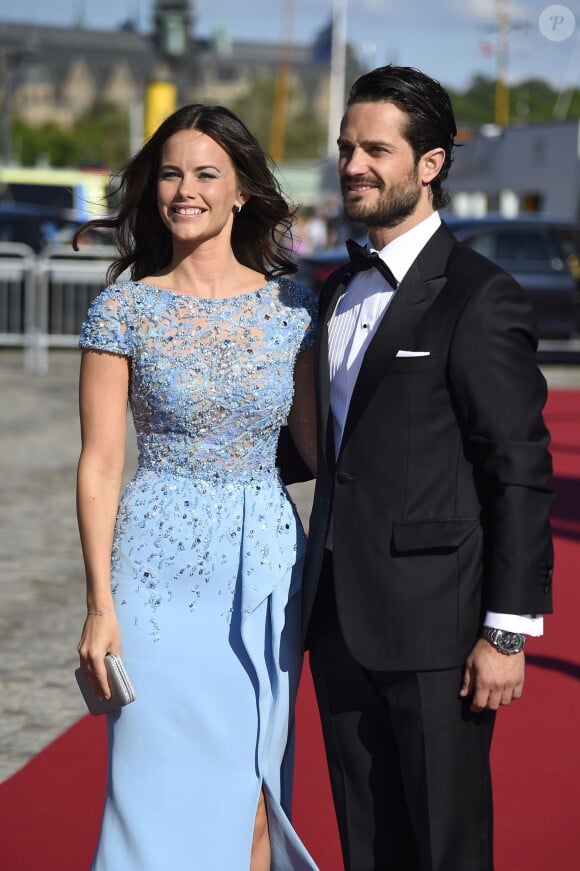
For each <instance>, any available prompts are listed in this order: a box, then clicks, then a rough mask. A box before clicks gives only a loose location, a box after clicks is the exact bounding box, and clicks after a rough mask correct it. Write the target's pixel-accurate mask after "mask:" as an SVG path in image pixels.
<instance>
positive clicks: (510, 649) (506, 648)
mask: <svg viewBox="0 0 580 871" xmlns="http://www.w3.org/2000/svg"><path fill="white" fill-rule="evenodd" d="M481 637H482V638H485V640H486V641H489V643H490V644H492V645H493V646H494V647H495V649H496V650H499V652H500V653H505V654H506V655H507V656H511V655H512V654H513V653H520V652H521V651H522V650H523V649H524V644H525V643H526V636H525V635H521V634H520V633H519V632H506V631H505V629H492V627H491V626H484V627H483V629H482V630H481Z"/></svg>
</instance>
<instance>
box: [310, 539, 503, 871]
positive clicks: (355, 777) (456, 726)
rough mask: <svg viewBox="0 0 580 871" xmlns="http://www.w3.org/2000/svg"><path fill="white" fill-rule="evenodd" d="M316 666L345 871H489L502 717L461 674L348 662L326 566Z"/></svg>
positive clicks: (317, 615)
mask: <svg viewBox="0 0 580 871" xmlns="http://www.w3.org/2000/svg"><path fill="white" fill-rule="evenodd" d="M309 648H310V666H311V670H312V676H313V680H314V685H315V688H316V695H317V700H318V706H319V710H320V716H321V721H322V729H323V734H324V741H325V746H326V754H327V759H328V767H329V772H330V781H331V786H332V793H333V799H334V804H335V810H336V814H337V819H338V825H339V831H340V838H341V847H342V853H343V858H344V865H345V869H346V871H492V869H493V838H492V829H493V818H492V799H491V778H490V767H489V751H490V745H491V738H492V732H493V725H494V720H495V715H494V713H493V712H491V711H484V712H482V713H481V714H473V713H472V712H470V711H469V703H468V702H465V701H464V700H462V699H460V698H459V689H460V686H461V680H462V669H449V670H445V671H424V672H374V671H369V670H368V669H366V668H363V667H362V666H361V665H360V664H359V663H358V662H356V661H355V660H354V659H353V657H352V656H351V655H350V653H349V651H348V649H347V647H346V644H345V642H344V639H343V636H342V632H341V629H340V625H339V622H338V619H337V615H336V607H335V605H334V591H333V586H332V558H331V556H330V555H328V556H327V558H326V559H325V565H324V569H323V577H322V578H321V588H320V592H319V596H318V599H317V602H316V605H315V612H314V615H313V622H312V624H311V629H310V632H309Z"/></svg>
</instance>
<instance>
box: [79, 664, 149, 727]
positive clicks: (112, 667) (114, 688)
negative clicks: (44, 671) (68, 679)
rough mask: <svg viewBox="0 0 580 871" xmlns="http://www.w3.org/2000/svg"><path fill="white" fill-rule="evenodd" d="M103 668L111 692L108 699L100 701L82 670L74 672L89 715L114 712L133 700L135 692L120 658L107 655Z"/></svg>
mask: <svg viewBox="0 0 580 871" xmlns="http://www.w3.org/2000/svg"><path fill="white" fill-rule="evenodd" d="M105 668H106V669H107V677H108V678H109V688H110V690H111V698H110V699H100V698H99V697H98V696H97V695H96V693H95V691H94V690H93V688H92V686H91V685H90V684H89V682H88V681H87V679H86V677H85V673H84V671H83V670H82V668H77V670H76V671H75V677H76V679H77V683H78V685H79V689H80V691H81V693H82V694H83V698H84V700H85V702H86V704H87V708H88V709H89V711H90V712H91V714H95V715H96V714H106V713H107V712H108V711H116V710H117V709H118V708H122V707H124V705H128V704H129V703H130V702H132V701H134V700H135V690H134V689H133V684H132V683H131V680H130V678H129V675H128V674H127V670H126V668H125V666H124V665H123V660H122V659H121V657H120V656H117V654H116V653H107V655H106V656H105Z"/></svg>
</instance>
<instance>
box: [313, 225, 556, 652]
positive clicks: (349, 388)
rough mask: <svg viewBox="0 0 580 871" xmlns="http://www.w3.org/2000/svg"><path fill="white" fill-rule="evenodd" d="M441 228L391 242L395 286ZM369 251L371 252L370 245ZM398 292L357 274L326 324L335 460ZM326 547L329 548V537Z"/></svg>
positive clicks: (424, 228) (530, 621)
mask: <svg viewBox="0 0 580 871" xmlns="http://www.w3.org/2000/svg"><path fill="white" fill-rule="evenodd" d="M440 224H441V218H440V216H439V213H438V212H433V214H431V215H429V217H428V218H426V219H425V220H424V221H422V222H421V223H420V224H417V226H415V227H412V228H411V229H410V230H408V231H407V232H406V233H403V234H402V235H401V236H398V237H397V238H396V239H393V241H392V242H389V243H388V245H386V246H385V247H384V248H383V249H382V250H381V251H379V252H378V254H379V257H380V258H381V259H382V260H383V261H384V262H385V263H386V264H387V266H388V267H389V269H390V270H391V272H392V273H393V275H394V276H395V278H396V280H397V287H398V286H399V284H400V283H401V281H402V280H403V278H404V277H405V275H406V274H407V271H408V270H409V267H410V266H411V264H412V263H413V262H414V261H415V259H416V258H417V255H418V254H419V252H420V251H421V250H422V249H423V248H424V246H425V245H426V244H427V242H428V241H429V239H430V238H431V236H432V235H433V234H434V233H435V232H436V231H437V229H438V228H439V226H440ZM369 248H370V250H371V251H374V250H376V249H374V248H372V247H371V246H370V244H369ZM396 292H397V291H396V290H393V289H392V288H391V286H390V284H388V282H387V281H386V279H385V278H384V277H383V276H382V275H381V274H380V272H378V271H377V270H376V269H367V270H366V271H364V272H357V273H356V274H355V275H354V276H353V278H352V279H351V281H350V282H349V284H348V287H347V288H346V290H345V292H344V293H343V295H342V296H341V297H340V299H339V301H338V303H337V306H336V308H335V310H334V312H333V314H332V317H331V319H330V322H329V325H328V359H329V370H330V407H331V410H332V418H333V428H334V444H335V450H336V453H337V455H338V452H339V450H340V445H341V442H342V435H343V432H344V426H345V423H346V417H347V414H348V408H349V405H350V400H351V397H352V393H353V390H354V386H355V384H356V380H357V378H358V374H359V372H360V368H361V365H362V361H363V358H364V355H365V353H366V350H367V348H368V346H369V344H370V342H371V340H372V338H373V336H374V334H375V331H376V329H377V326H378V325H379V323H380V322H381V320H382V319H383V317H384V314H385V312H386V311H387V309H388V307H389V305H390V303H391V300H392V299H393V297H394V295H395V293H396ZM327 544H328V546H329V547H330V548H332V540H331V537H330V536H329V540H328V543H327ZM484 623H485V625H486V626H492V627H493V628H495V629H505V630H506V631H508V632H525V633H526V634H528V635H542V632H543V618H542V617H531V616H522V615H518V614H515V615H514V614H496V613H495V612H491V611H488V613H487V614H486V617H485V621H484Z"/></svg>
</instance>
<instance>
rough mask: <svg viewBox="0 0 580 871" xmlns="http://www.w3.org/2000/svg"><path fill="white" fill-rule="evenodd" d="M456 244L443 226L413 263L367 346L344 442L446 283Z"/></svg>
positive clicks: (349, 412)
mask: <svg viewBox="0 0 580 871" xmlns="http://www.w3.org/2000/svg"><path fill="white" fill-rule="evenodd" d="M454 243H455V239H454V237H453V236H452V235H451V233H450V232H449V231H448V230H447V228H446V227H445V226H444V225H443V226H441V227H440V228H439V230H438V231H437V232H436V233H435V234H434V235H433V237H432V238H431V239H430V240H429V242H428V243H427V245H426V246H425V248H424V249H423V251H421V253H420V254H419V256H418V257H417V259H416V260H415V262H414V263H413V264H412V265H411V267H410V269H409V271H408V272H407V274H406V275H405V277H404V279H403V281H402V282H401V284H400V285H399V288H398V290H397V292H396V293H395V296H394V298H393V300H392V302H391V304H390V305H389V308H388V309H387V311H386V313H385V315H384V317H383V319H382V321H381V323H380V324H379V326H378V327H377V330H376V333H375V335H374V336H373V339H372V341H371V343H370V345H369V347H368V348H367V351H366V353H365V357H364V360H363V362H362V366H361V369H360V372H359V375H358V378H357V382H356V385H355V388H354V391H353V394H352V398H351V402H350V406H349V410H348V415H347V419H346V424H345V429H344V435H343V440H342V444H345V442H346V441H347V440H348V435H349V433H350V431H351V430H352V428H353V427H354V426H355V425H356V422H357V421H358V420H359V419H360V416H361V414H362V413H363V411H364V409H365V407H366V405H367V403H368V401H369V399H370V397H371V396H372V394H373V391H374V389H375V388H376V385H377V384H378V382H379V381H380V379H381V377H382V374H383V372H384V370H385V368H386V366H387V365H388V364H389V362H390V361H391V360H392V359H393V357H395V355H396V353H397V351H398V350H399V349H400V347H401V341H402V340H403V338H404V337H405V336H407V335H409V334H410V333H411V332H412V331H413V329H414V327H415V325H416V324H417V323H418V322H419V320H420V319H421V318H422V317H423V315H424V314H425V312H426V311H428V309H429V308H430V306H431V305H433V303H434V302H435V300H436V299H437V297H438V296H439V293H440V292H441V290H442V288H443V287H444V286H445V284H446V282H447V279H446V278H445V274H444V272H445V266H446V264H447V260H448V258H449V254H450V252H451V248H452V247H453V245H454Z"/></svg>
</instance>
